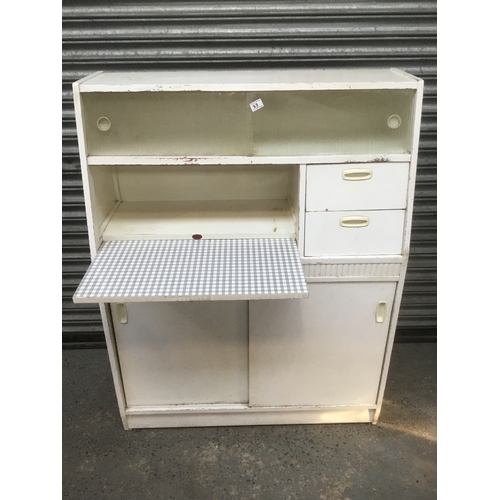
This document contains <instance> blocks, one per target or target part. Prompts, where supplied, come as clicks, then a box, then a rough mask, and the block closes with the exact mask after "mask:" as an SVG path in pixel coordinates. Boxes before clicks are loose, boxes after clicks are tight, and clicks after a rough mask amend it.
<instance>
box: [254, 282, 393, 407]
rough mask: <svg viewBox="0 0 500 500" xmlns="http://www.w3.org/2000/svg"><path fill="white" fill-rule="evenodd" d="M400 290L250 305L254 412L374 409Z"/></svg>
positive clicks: (315, 286) (360, 286) (317, 294)
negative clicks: (384, 313) (382, 305)
mask: <svg viewBox="0 0 500 500" xmlns="http://www.w3.org/2000/svg"><path fill="white" fill-rule="evenodd" d="M395 290H396V284H395V283H333V284H332V283H312V284H310V285H309V292H310V295H309V299H307V300H301V301H290V300H280V301H274V302H272V303H271V302H270V301H259V302H258V303H254V302H251V303H250V309H249V319H250V335H249V337H250V406H271V405H274V406H281V405H283V406H287V405H290V406H294V405H328V404H330V405H359V404H365V405H375V404H376V399H377V391H378V386H379V380H380V375H381V372H382V363H383V359H384V351H385V346H386V342H387V333H388V330H389V321H386V322H384V323H376V322H375V313H376V309H377V305H378V303H379V302H380V301H385V302H387V310H391V307H392V303H393V300H394V293H395Z"/></svg>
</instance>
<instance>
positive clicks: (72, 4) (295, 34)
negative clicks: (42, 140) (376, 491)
mask: <svg viewBox="0 0 500 500" xmlns="http://www.w3.org/2000/svg"><path fill="white" fill-rule="evenodd" d="M436 8H437V5H436V2H418V1H406V2H390V1H386V2H380V1H354V2H352V1H351V2H347V1H340V2H339V1H337V2H334V1H316V2H311V3H309V2H304V3H302V2H292V1H287V2H268V1H260V2H259V1H248V2H233V1H220V2H212V1H198V2H186V1H184V2H177V1H169V2H164V3H161V4H160V3H150V2H139V1H138V0H135V1H133V2H132V1H127V2H119V3H116V2H111V1H110V0H108V1H96V0H86V1H85V0H80V1H70V0H63V10H62V12H63V92H62V103H63V104H62V112H63V148H62V149H63V231H64V233H63V344H64V346H66V347H68V346H71V347H89V346H103V345H104V336H103V329H102V324H101V319H100V315H99V309H98V308H97V307H95V306H83V305H78V306H76V305H74V304H73V303H72V301H71V297H72V294H73V292H74V290H75V289H76V286H77V284H78V283H79V281H80V279H81V278H82V276H83V274H84V272H85V270H86V268H87V266H88V264H89V263H90V253H89V246H88V235H87V228H86V221H85V211H84V199H83V191H82V182H81V176H80V163H79V159H78V149H77V139H76V127H75V118H74V110H73V103H72V92H71V83H72V82H73V81H75V80H77V79H79V78H82V77H84V76H85V75H88V74H89V73H92V72H94V71H98V70H110V69H111V70H141V69H144V70H153V69H157V70H159V69H173V68H186V67H190V68H202V67H218V68H229V67H238V68H242V67H246V68H255V67H318V66H322V67H339V68H349V67H384V68H386V67H398V68H401V69H403V70H405V71H408V72H410V73H413V74H415V75H417V76H420V77H422V78H424V79H425V97H424V114H423V121H422V134H421V145H420V157H419V166H418V177H417V192H416V200H415V214H414V222H413V233H412V234H413V237H412V245H411V257H410V263H409V270H408V274H407V282H406V285H405V291H404V295H403V302H402V307H401V315H400V319H399V323H398V329H397V335H396V340H397V341H426V340H435V338H436V309H437V307H436V274H437V272H436V168H437V166H436V16H437V14H436Z"/></svg>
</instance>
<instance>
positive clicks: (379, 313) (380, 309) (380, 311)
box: [375, 301, 387, 323]
mask: <svg viewBox="0 0 500 500" xmlns="http://www.w3.org/2000/svg"><path fill="white" fill-rule="evenodd" d="M386 311H387V303H386V302H384V301H381V302H379V303H378V304H377V310H376V311H375V321H376V322H377V323H383V322H384V321H385V313H386Z"/></svg>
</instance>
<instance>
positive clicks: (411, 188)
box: [373, 79, 424, 423]
mask: <svg viewBox="0 0 500 500" xmlns="http://www.w3.org/2000/svg"><path fill="white" fill-rule="evenodd" d="M423 95H424V82H423V80H421V79H418V88H417V95H416V98H415V108H416V109H415V113H414V114H415V125H414V130H413V134H414V136H413V153H412V158H411V162H410V174H409V181H408V203H407V205H408V208H407V210H406V221H405V234H404V243H403V255H404V257H405V258H404V260H403V265H402V269H401V277H400V281H399V283H398V288H397V292H396V298H395V301H394V307H393V311H392V318H391V328H390V331H389V340H388V342H387V347H386V352H385V361H384V368H383V370H382V376H381V379H380V388H379V393H378V397H377V410H376V412H375V415H374V418H373V423H377V421H378V418H379V416H380V411H381V408H382V401H383V398H384V392H385V386H386V382H387V377H388V373H389V365H390V359H391V352H392V347H393V344H394V337H395V335H396V327H397V319H398V315H399V309H400V307H401V299H402V297H403V289H404V282H405V278H406V271H407V269H408V256H409V252H410V236H411V225H412V217H413V202H414V198H415V183H416V174H417V161H418V145H419V140H420V123H421V116H422V103H423Z"/></svg>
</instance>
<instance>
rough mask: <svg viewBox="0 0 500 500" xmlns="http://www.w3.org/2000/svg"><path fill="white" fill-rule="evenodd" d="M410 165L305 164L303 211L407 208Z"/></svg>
mask: <svg viewBox="0 0 500 500" xmlns="http://www.w3.org/2000/svg"><path fill="white" fill-rule="evenodd" d="M409 168H410V164H409V163H349V164H339V165H308V166H307V174H306V175H307V188H306V210H307V211H308V212H322V211H325V210H372V209H373V210H382V209H398V208H401V209H403V208H405V207H406V195H407V191H408V189H407V186H408V172H409Z"/></svg>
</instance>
